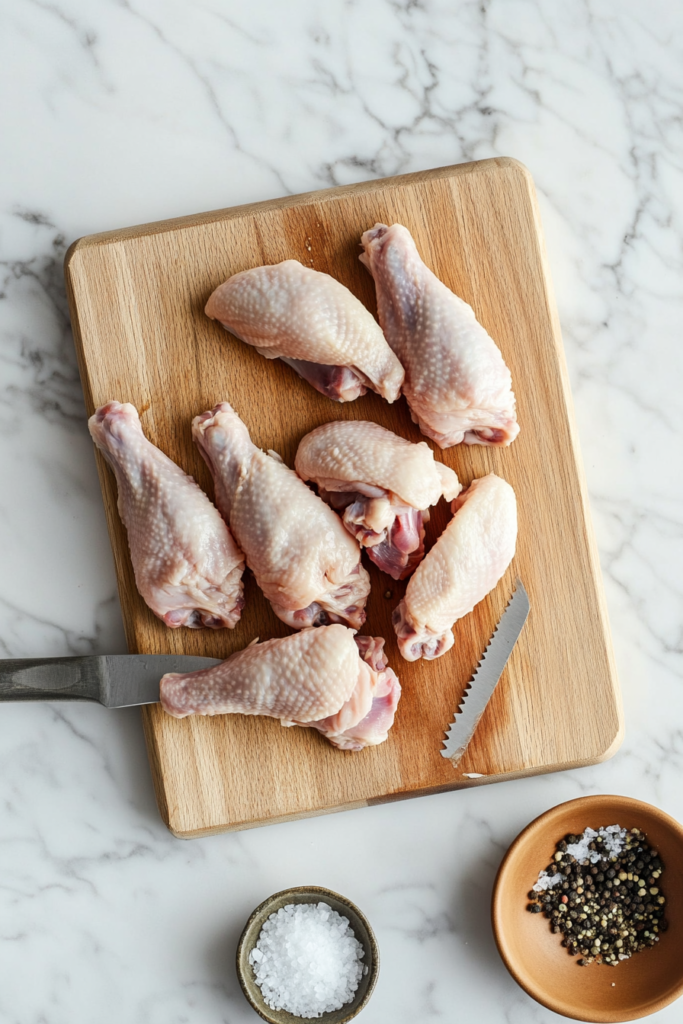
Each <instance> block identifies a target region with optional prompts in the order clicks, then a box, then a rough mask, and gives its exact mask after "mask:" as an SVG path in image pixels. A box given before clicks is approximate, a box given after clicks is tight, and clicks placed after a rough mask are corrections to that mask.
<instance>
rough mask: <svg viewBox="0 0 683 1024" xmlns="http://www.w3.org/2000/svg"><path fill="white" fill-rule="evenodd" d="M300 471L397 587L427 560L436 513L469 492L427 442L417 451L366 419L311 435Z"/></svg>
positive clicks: (302, 450) (302, 448)
mask: <svg viewBox="0 0 683 1024" xmlns="http://www.w3.org/2000/svg"><path fill="white" fill-rule="evenodd" d="M295 468H296V471H297V473H298V474H299V476H300V477H301V478H302V479H303V480H312V481H314V483H316V484H317V486H318V493H319V494H320V497H321V498H323V499H324V500H325V501H327V502H328V503H329V504H330V505H331V506H332V508H335V509H337V511H339V512H342V511H343V521H344V525H345V526H346V529H347V530H348V531H349V533H351V534H353V536H354V537H355V538H356V539H357V540H358V542H359V543H360V544H361V546H362V547H365V548H367V552H368V555H369V557H370V558H371V559H372V561H373V562H374V563H375V565H377V566H379V568H380V569H383V570H384V572H387V573H389V575H390V576H393V578H394V579H395V580H398V579H405V577H406V576H409V575H410V573H411V572H412V571H413V569H415V567H416V566H417V565H418V564H419V562H420V561H421V559H422V556H423V555H424V533H425V531H424V526H423V523H426V522H427V521H428V520H429V512H428V511H427V510H428V509H429V506H430V505H435V504H436V503H437V501H438V500H439V498H440V497H441V495H442V494H443V495H444V497H445V498H446V499H447V500H448V501H451V500H452V499H453V498H455V497H456V496H457V495H458V494H459V493H460V491H461V490H462V488H461V486H460V483H459V482H458V478H457V476H456V475H455V473H454V472H453V470H452V469H450V468H449V467H448V466H444V465H443V463H441V462H437V461H436V460H435V459H434V456H433V454H432V451H431V449H430V447H429V446H428V445H427V444H426V443H425V442H424V441H421V442H420V443H419V444H411V442H410V441H406V440H405V438H402V437H398V436H397V435H396V434H394V433H392V432H391V430H385V428H384V427H380V425H379V424H378V423H368V422H367V421H365V420H335V421H334V422H333V423H325V424H324V425H323V426H322V427H317V428H316V429H315V430H312V431H311V433H310V434H307V435H306V437H304V438H303V439H302V441H301V443H300V445H299V450H298V451H297V453H296V462H295Z"/></svg>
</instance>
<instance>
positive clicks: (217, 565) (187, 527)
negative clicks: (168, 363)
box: [88, 402, 244, 629]
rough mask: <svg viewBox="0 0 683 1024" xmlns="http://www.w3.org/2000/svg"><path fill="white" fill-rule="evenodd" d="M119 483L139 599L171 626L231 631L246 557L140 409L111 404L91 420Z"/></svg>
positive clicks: (90, 426) (94, 435) (240, 605)
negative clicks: (145, 425)
mask: <svg viewBox="0 0 683 1024" xmlns="http://www.w3.org/2000/svg"><path fill="white" fill-rule="evenodd" d="M88 429H89V430H90V433H91V435H92V439H93V441H94V442H95V444H96V445H97V447H98V448H99V449H100V451H101V452H102V454H103V455H104V457H105V459H106V460H107V462H108V463H109V465H110V466H111V468H112V470H113V472H114V475H115V477H116V482H117V485H118V509H119V515H120V516H121V519H122V520H123V523H124V525H125V527H126V530H127V532H128V545H129V547H130V556H131V560H132V562H133V569H134V571H135V582H136V584H137V588H138V590H139V591H140V594H141V595H142V597H143V598H144V600H145V602H146V603H147V605H148V606H149V607H150V608H151V609H152V611H153V612H154V614H155V615H158V616H159V618H160V619H162V620H163V621H164V622H165V623H166V625H167V626H170V627H171V628H176V627H178V626H189V627H190V628H191V629H199V628H200V627H202V626H211V627H212V628H214V629H218V628H220V627H221V626H229V627H230V628H232V627H234V626H235V624H236V623H237V621H238V619H239V617H240V614H241V611H242V608H243V606H244V598H243V594H242V591H243V583H242V573H243V572H244V555H243V554H242V552H241V551H240V549H239V548H238V547H237V544H236V543H235V541H234V540H233V537H232V534H231V533H230V530H229V529H228V527H227V526H226V524H225V522H224V521H223V519H222V517H221V515H220V514H219V512H218V511H217V509H216V508H215V507H214V506H213V505H212V504H211V502H210V501H209V499H208V498H207V496H206V495H205V494H204V492H203V491H201V490H200V489H199V487H198V486H197V484H196V483H195V482H194V480H193V479H192V477H190V476H187V474H185V473H183V471H182V469H180V467H179V466H176V464H175V462H172V461H171V459H169V458H168V457H167V456H166V455H164V453H163V452H161V451H159V449H158V448H156V447H155V446H154V445H153V444H152V443H151V442H150V441H148V440H147V438H146V437H145V435H144V434H143V432H142V427H141V425H140V418H139V416H138V414H137V410H136V409H135V406H133V405H130V404H128V403H126V404H125V405H121V403H120V402H107V404H106V405H103V406H101V408H99V409H98V410H97V411H96V412H95V414H94V415H93V416H91V417H90V419H89V421H88Z"/></svg>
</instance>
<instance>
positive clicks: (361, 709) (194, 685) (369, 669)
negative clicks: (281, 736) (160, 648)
mask: <svg viewBox="0 0 683 1024" xmlns="http://www.w3.org/2000/svg"><path fill="white" fill-rule="evenodd" d="M383 647H384V640H382V639H381V638H380V637H368V636H361V637H359V636H357V637H354V635H353V630H351V629H347V628H346V626H342V625H338V624H337V625H331V626H321V627H320V629H304V630H302V631H301V632H300V633H295V634H293V635H292V636H287V637H283V638H281V639H277V640H267V641H266V642H265V643H262V644H251V645H250V646H249V647H247V648H245V650H243V651H238V652H237V653H236V654H233V655H232V656H231V657H230V658H228V659H227V661H224V662H223V663H222V664H221V665H217V666H216V667H215V668H211V669H205V670H203V671H201V672H190V673H188V674H186V675H180V674H178V673H169V674H167V675H165V676H164V677H163V678H162V680H161V687H160V689H161V704H162V707H163V708H164V710H165V711H167V712H168V714H169V715H173V716H174V717H175V718H185V717H186V716H187V715H227V714H240V715H269V716H270V717H271V718H279V719H280V722H281V724H282V725H287V726H289V725H302V726H308V727H309V728H312V729H317V730H318V731H319V732H321V733H322V734H323V736H326V737H327V739H328V740H329V741H330V743H332V744H333V745H334V746H335V747H339V748H340V749H342V750H362V749H363V747H367V746H375V745H376V744H378V743H383V742H384V740H386V738H387V733H388V732H389V729H390V728H391V726H392V725H393V722H394V713H395V711H396V705H397V704H398V700H399V697H400V695H401V687H400V685H399V681H398V679H397V678H396V676H395V675H394V673H393V672H392V670H391V669H390V668H388V667H387V663H386V660H385V658H384V655H383V652H382V648H383Z"/></svg>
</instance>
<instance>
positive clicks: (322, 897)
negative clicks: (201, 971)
mask: <svg viewBox="0 0 683 1024" xmlns="http://www.w3.org/2000/svg"><path fill="white" fill-rule="evenodd" d="M289 903H327V904H329V906H330V907H332V910H336V911H337V913H338V914H341V915H342V916H343V917H346V918H348V920H349V922H350V924H351V927H352V928H353V932H354V935H355V936H356V938H357V939H358V941H359V942H360V943H361V945H362V946H363V949H364V950H365V956H364V957H363V963H364V964H365V966H366V967H367V968H368V973H367V974H365V975H364V976H363V978H362V979H361V982H360V984H359V986H358V988H357V989H356V994H355V995H354V997H353V999H352V1000H351V1002H350V1003H347V1004H346V1005H345V1006H342V1007H341V1009H339V1010H334V1011H333V1012H332V1013H324V1014H323V1015H322V1017H316V1020H319V1021H323V1024H346V1021H349V1020H351V1019H352V1018H353V1017H355V1016H356V1014H358V1013H360V1011H361V1010H362V1009H363V1007H364V1006H366V1005H367V1003H368V1001H369V999H370V996H371V995H372V992H373V989H374V987H375V985H376V984H377V976H378V974H379V949H378V948H377V941H376V939H375V935H374V932H373V930H372V928H371V927H370V923H369V922H368V920H367V918H366V917H365V916H364V915H363V914H362V913H361V912H360V910H359V909H358V907H356V906H354V904H353V903H352V902H351V900H347V899H346V897H345V896H340V895H339V894H338V893H336V892H332V890H331V889H323V888H321V887H320V886H317V885H305V886H300V887H299V888H297V889H284V890H283V891H282V892H276V893H275V895H274V896H269V897H268V899H267V900H264V901H263V903H262V904H261V905H260V906H259V907H257V908H256V910H255V911H254V913H253V914H252V915H251V917H250V918H249V920H248V921H247V923H246V925H245V928H244V931H243V932H242V936H241V938H240V941H239V946H238V947H237V977H238V978H239V983H240V985H241V986H242V991H243V992H244V994H245V996H246V998H247V1000H248V1001H249V1003H251V1006H252V1008H253V1009H254V1010H256V1012H257V1013H258V1014H259V1016H261V1017H263V1019H264V1020H267V1021H268V1022H269V1024H296V1022H301V1021H302V1020H303V1018H302V1017H295V1016H294V1014H292V1013H287V1011H286V1010H271V1008H270V1007H269V1006H268V1005H267V1004H266V1002H265V1000H264V998H263V996H262V995H261V989H260V988H259V987H258V985H257V984H256V981H255V979H254V972H253V970H252V967H251V964H250V963H249V954H250V953H251V951H252V949H253V948H254V946H255V945H256V942H257V941H258V937H259V935H260V934H261V929H262V927H263V925H264V923H265V921H266V920H267V919H268V917H269V916H270V915H271V914H274V913H275V912H276V911H277V910H279V909H280V907H284V906H287V904H289Z"/></svg>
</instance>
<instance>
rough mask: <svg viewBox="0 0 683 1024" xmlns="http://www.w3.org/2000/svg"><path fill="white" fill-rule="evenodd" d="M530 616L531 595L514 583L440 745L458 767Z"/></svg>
mask: <svg viewBox="0 0 683 1024" xmlns="http://www.w3.org/2000/svg"><path fill="white" fill-rule="evenodd" d="M528 614H529V595H528V594H527V592H526V590H525V589H524V586H523V585H522V581H521V580H520V579H517V580H516V581H515V590H514V593H513V595H512V597H511V598H510V600H509V602H508V605H507V608H506V609H505V611H504V612H503V614H502V615H501V617H500V622H499V623H498V625H497V626H496V628H495V630H494V633H493V636H492V637H491V639H490V640H489V642H488V645H487V647H486V650H485V651H484V653H483V655H482V657H481V660H480V662H479V664H478V665H477V667H476V669H475V670H474V675H473V676H472V678H471V680H470V681H469V683H468V684H467V688H466V690H465V694H464V696H463V698H462V700H461V701H460V705H459V708H458V711H456V713H455V719H454V721H453V723H452V724H451V725H450V726H449V727H448V730H447V731H446V739H445V740H442V741H441V742H442V743H443V744H444V749H443V750H442V751H441V756H442V757H448V758H450V759H451V760H452V761H453V763H454V764H455V763H456V762H457V761H459V760H460V758H461V757H462V755H463V754H464V753H465V750H466V749H467V744H468V743H469V742H470V740H471V739H472V736H473V735H474V731H475V729H476V728H477V725H478V724H479V719H480V718H481V716H482V715H483V714H484V711H485V710H486V705H487V704H488V702H489V701H490V700H491V697H492V696H493V691H494V690H495V688H496V686H497V685H498V680H499V679H500V677H501V676H502V674H503V669H504V668H505V666H506V665H507V661H508V658H509V657H510V655H511V654H512V648H513V647H514V646H515V644H516V643H517V638H518V636H519V634H520V633H521V632H522V627H523V626H524V623H525V622H526V620H527V616H528Z"/></svg>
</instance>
